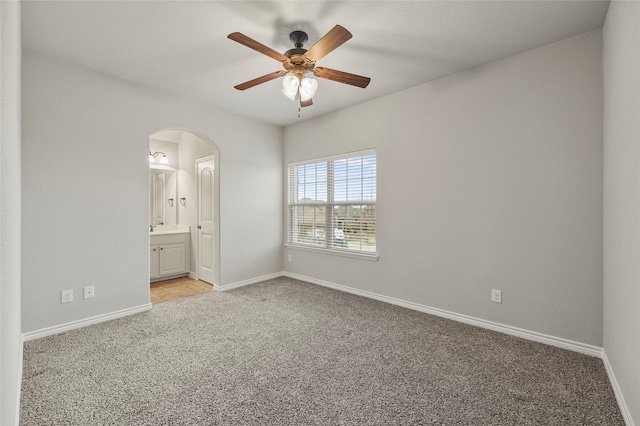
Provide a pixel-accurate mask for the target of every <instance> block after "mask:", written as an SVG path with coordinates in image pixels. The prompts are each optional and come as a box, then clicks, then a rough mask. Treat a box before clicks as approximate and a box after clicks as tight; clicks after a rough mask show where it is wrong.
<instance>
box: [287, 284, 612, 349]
mask: <svg viewBox="0 0 640 426" xmlns="http://www.w3.org/2000/svg"><path fill="white" fill-rule="evenodd" d="M282 275H283V276H286V277H289V278H294V279H297V280H300V281H306V282H309V283H311V284H318V285H321V286H324V287H329V288H333V289H335V290H340V291H344V292H347V293H351V294H355V295H358V296H363V297H368V298H370V299H375V300H379V301H381V302H386V303H391V304H393V305H398V306H402V307H405V308H409V309H413V310H416V311H420V312H425V313H427V314H431V315H436V316H439V317H443V318H447V319H450V320H454V321H458V322H463V323H465V324H470V325H474V326H476V327H481V328H486V329H489V330H493V331H498V332H500V333H505V334H509V335H512V336H516V337H521V338H523V339H527V340H532V341H534V342H539V343H544V344H547V345H550V346H555V347H558V348H562V349H567V350H570V351H574V352H579V353H582V354H585V355H590V356H595V357H598V358H602V348H601V347H598V346H592V345H588V344H585V343H580V342H575V341H573V340H568V339H563V338H561V337H555V336H549V335H547V334H542V333H538V332H535V331H529V330H524V329H522V328H518V327H512V326H510V325H505V324H500V323H496V322H493V321H487V320H483V319H480V318H475V317H471V316H468V315H462V314H457V313H455V312H450V311H446V310H444V309H438V308H432V307H430V306H425V305H420V304H418V303H413V302H408V301H406V300H402V299H396V298H394V297H389V296H383V295H380V294H376V293H372V292H369V291H364V290H358V289H355V288H352V287H347V286H344V285H341V284H335V283H331V282H328V281H323V280H318V279H315V278H311V277H305V276H303V275H298V274H292V273H290V272H283V273H282Z"/></svg>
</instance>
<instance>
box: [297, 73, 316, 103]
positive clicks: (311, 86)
mask: <svg viewBox="0 0 640 426" xmlns="http://www.w3.org/2000/svg"><path fill="white" fill-rule="evenodd" d="M316 90H318V80H316V79H315V78H306V77H305V78H303V79H302V84H301V85H300V99H301V100H303V101H308V100H309V99H311V98H313V97H314V96H315V94H316Z"/></svg>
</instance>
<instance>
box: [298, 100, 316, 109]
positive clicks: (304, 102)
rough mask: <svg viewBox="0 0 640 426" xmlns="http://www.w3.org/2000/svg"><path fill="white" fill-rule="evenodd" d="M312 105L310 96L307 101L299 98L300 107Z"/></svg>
mask: <svg viewBox="0 0 640 426" xmlns="http://www.w3.org/2000/svg"><path fill="white" fill-rule="evenodd" d="M311 105H313V98H310V99H309V100H308V101H303V100H302V99H300V106H301V107H303V108H304V107H308V106H311Z"/></svg>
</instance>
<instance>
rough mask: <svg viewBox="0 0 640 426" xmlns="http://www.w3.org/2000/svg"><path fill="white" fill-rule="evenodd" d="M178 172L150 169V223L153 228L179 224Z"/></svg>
mask: <svg viewBox="0 0 640 426" xmlns="http://www.w3.org/2000/svg"><path fill="white" fill-rule="evenodd" d="M177 178H178V176H177V172H176V171H175V170H166V169H158V168H150V169H149V194H151V197H150V205H149V212H150V215H151V217H150V221H149V223H150V224H151V225H153V226H157V225H176V224H177V223H178V218H177V211H178V207H177V204H178V198H177V188H178V185H177Z"/></svg>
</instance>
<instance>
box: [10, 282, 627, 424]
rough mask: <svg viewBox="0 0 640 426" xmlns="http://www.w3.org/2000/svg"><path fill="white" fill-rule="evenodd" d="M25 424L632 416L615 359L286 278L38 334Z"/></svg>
mask: <svg viewBox="0 0 640 426" xmlns="http://www.w3.org/2000/svg"><path fill="white" fill-rule="evenodd" d="M21 424H22V425H218V424H220V425H258V424H277V425H336V424H344V425H360V424H362V425H365V424H366V425H410V424H421V425H429V424H433V425H436V424H437V425H607V426H612V425H623V424H624V422H623V420H622V417H621V415H620V412H619V410H618V408H617V405H616V401H615V398H614V395H613V392H612V389H611V386H610V385H609V383H608V380H607V376H606V373H605V370H604V366H603V364H602V361H601V360H600V359H597V358H593V357H589V356H585V355H581V354H577V353H573V352H569V351H565V350H562V349H557V348H554V347H550V346H546V345H542V344H538V343H534V342H530V341H526V340H522V339H519V338H515V337H512V336H507V335H503V334H500V333H496V332H492V331H488V330H484V329H480V328H476V327H472V326H469V325H465V324H460V323H456V322H454V321H450V320H446V319H442V318H438V317H434V316H431V315H427V314H424V313H420V312H415V311H411V310H408V309H405V308H401V307H397V306H393V305H388V304H384V303H381V302H377V301H373V300H369V299H365V298H361V297H358V296H354V295H350V294H346V293H341V292H338V291H334V290H331V289H327V288H324V287H320V286H316V285H312V284H308V283H303V282H300V281H296V280H292V279H288V278H277V279H274V280H269V281H265V282H262V283H258V284H253V285H250V286H247V287H244V288H240V289H237V290H234V291H230V292H225V293H220V292H214V293H208V294H204V295H201V296H195V297H191V298H187V299H182V300H178V301H174V302H167V303H165V304H162V305H157V306H154V308H153V310H152V311H150V312H146V313H143V314H138V315H135V316H131V317H127V318H121V319H118V320H114V321H110V322H108V323H102V324H98V325H94V326H90V327H86V328H83V329H79V330H74V331H70V332H67V333H64V334H60V335H56V336H50V337H46V338H43V339H39V340H35V341H30V342H27V343H25V352H24V377H23V384H22V402H21Z"/></svg>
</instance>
